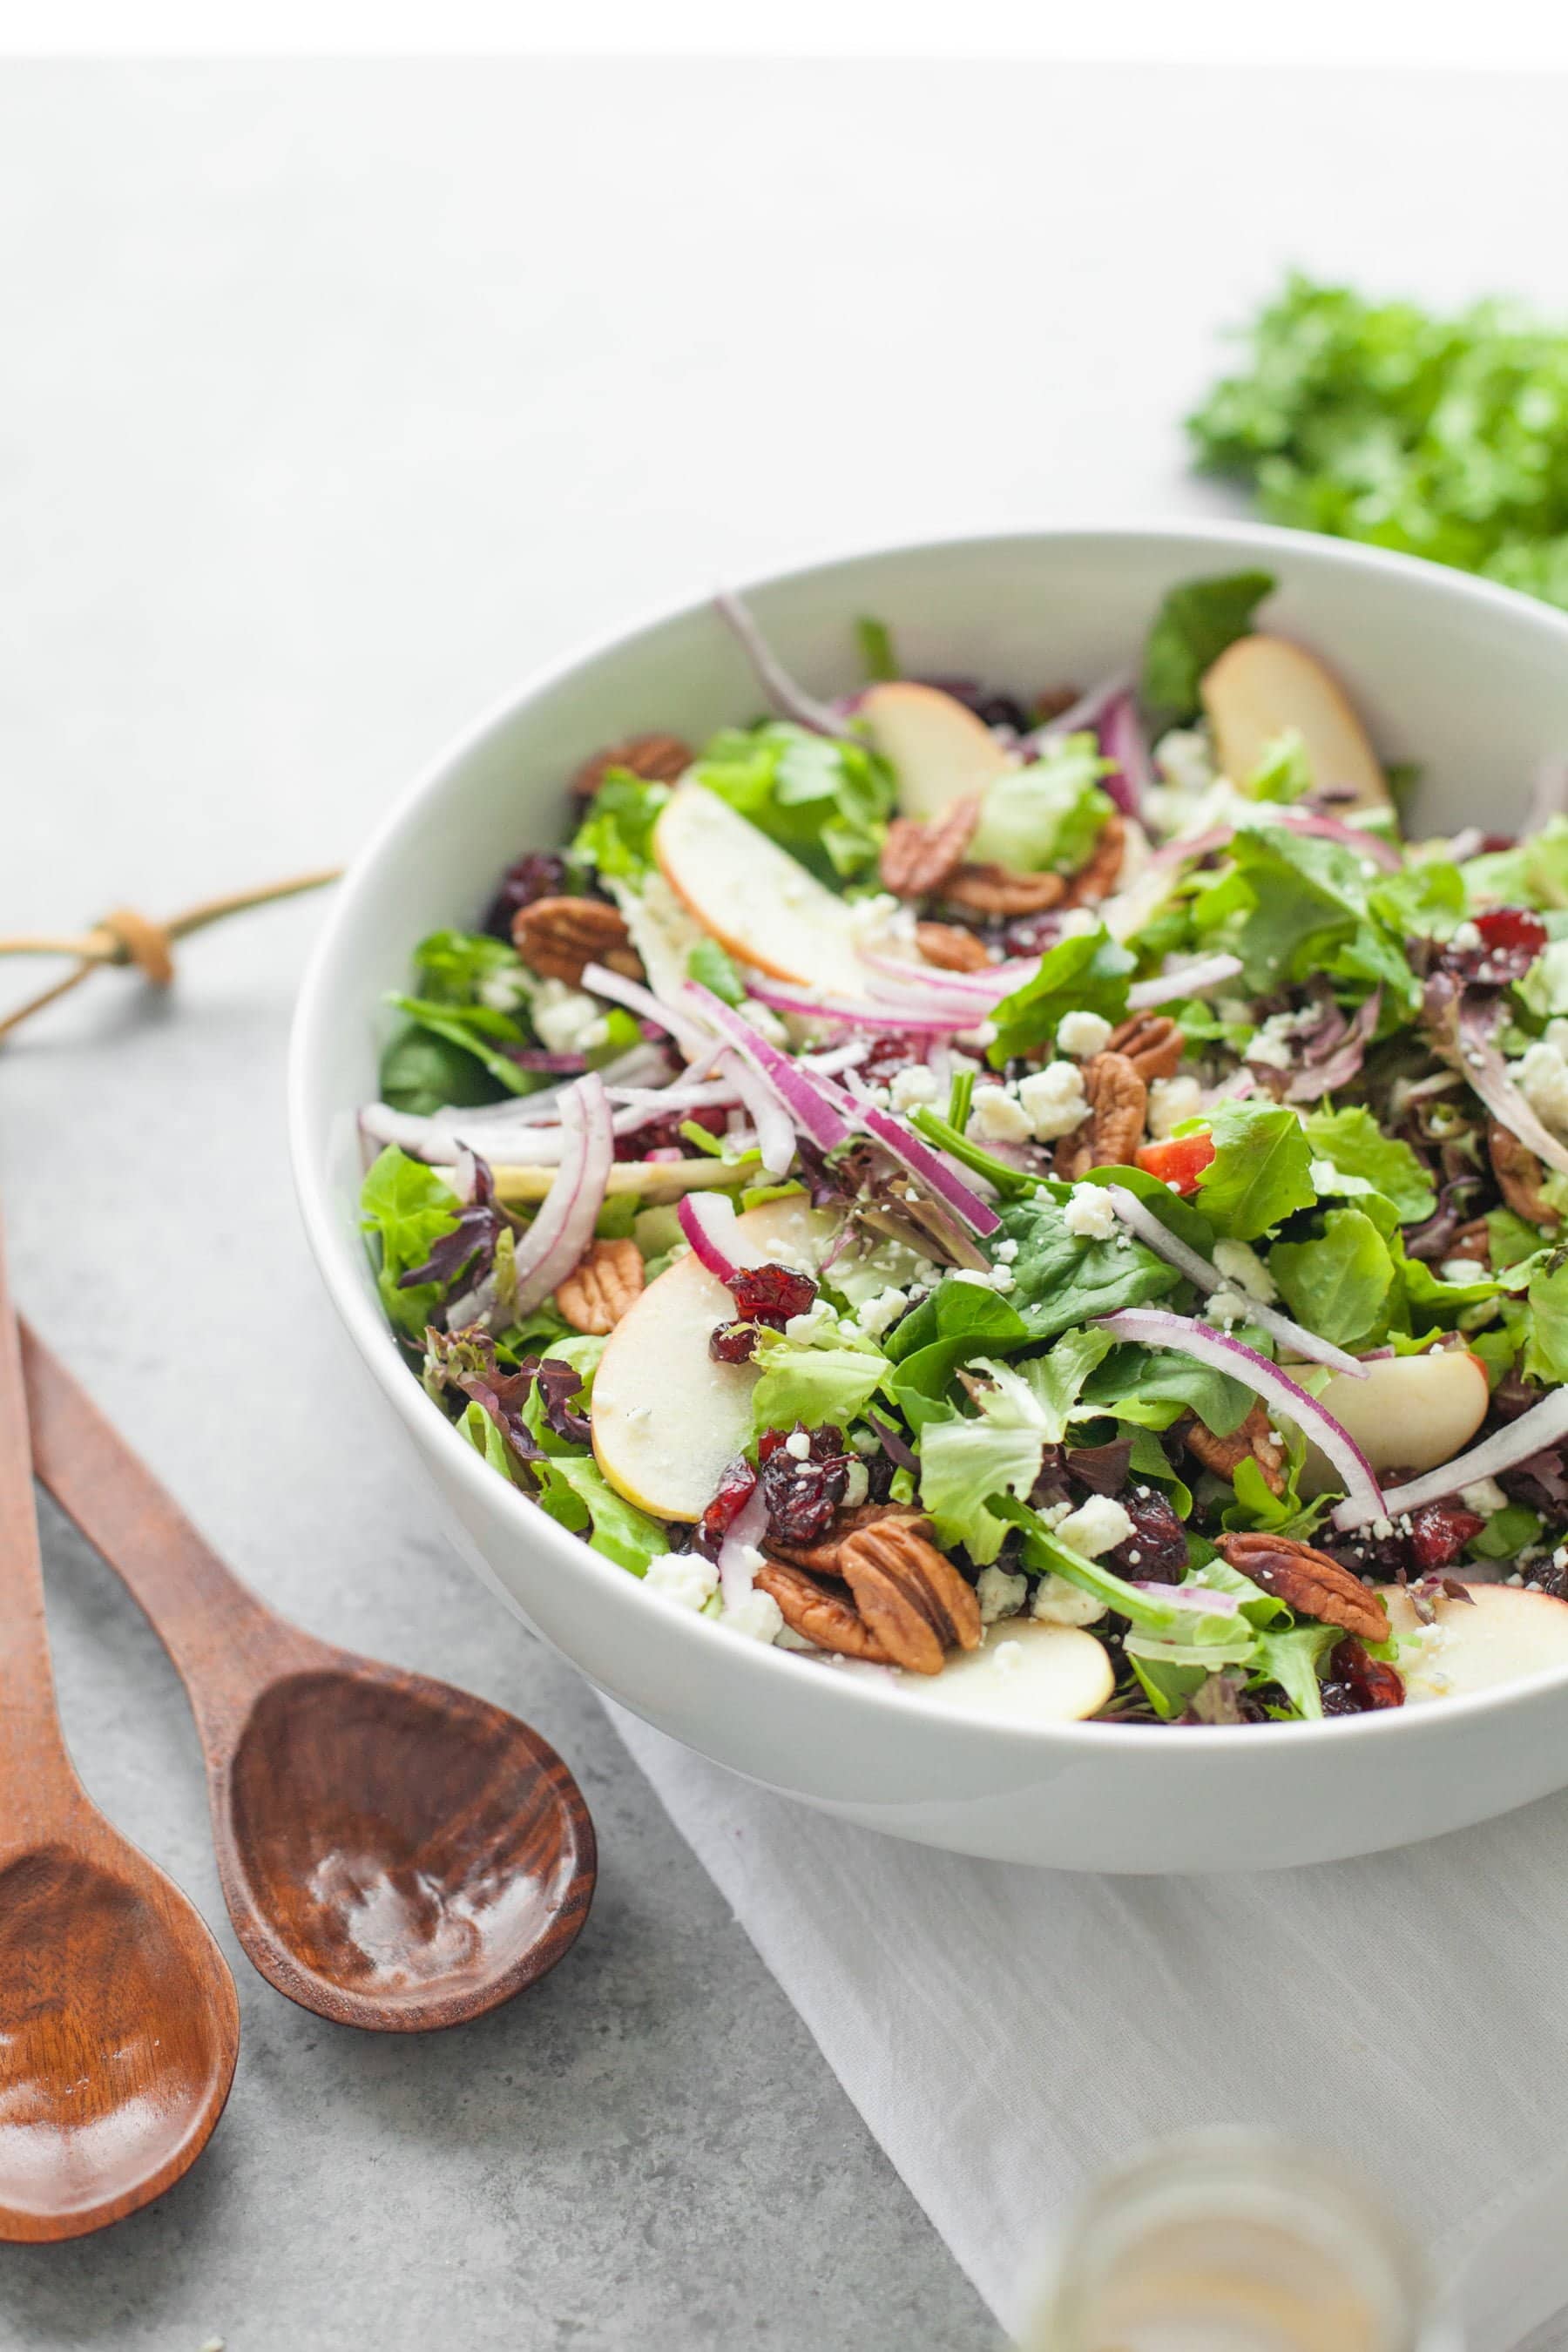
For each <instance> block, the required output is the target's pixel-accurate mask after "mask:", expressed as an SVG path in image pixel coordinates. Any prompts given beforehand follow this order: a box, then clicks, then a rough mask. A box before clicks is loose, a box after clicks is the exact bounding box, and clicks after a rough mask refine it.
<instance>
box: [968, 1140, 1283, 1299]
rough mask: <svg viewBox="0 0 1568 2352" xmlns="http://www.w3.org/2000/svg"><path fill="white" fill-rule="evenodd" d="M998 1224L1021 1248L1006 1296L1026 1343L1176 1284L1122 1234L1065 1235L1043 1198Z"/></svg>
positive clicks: (1057, 1212) (1170, 1269) (1058, 1212)
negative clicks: (1099, 1238)
mask: <svg viewBox="0 0 1568 2352" xmlns="http://www.w3.org/2000/svg"><path fill="white" fill-rule="evenodd" d="M1287 1116H1289V1114H1287ZM1293 1123H1294V1122H1292V1124H1293ZM1001 1217H1002V1230H1003V1237H1004V1238H1005V1239H1006V1240H1009V1241H1016V1243H1017V1244H1018V1255H1017V1257H1016V1259H1015V1260H1014V1264H1013V1287H1012V1289H1011V1290H1010V1291H1009V1292H1008V1294H1007V1296H1008V1298H1009V1300H1010V1301H1011V1303H1012V1305H1013V1306H1014V1307H1016V1310H1017V1312H1018V1314H1019V1315H1020V1316H1021V1317H1022V1318H1023V1323H1024V1328H1025V1330H1026V1332H1027V1334H1028V1336H1029V1338H1030V1339H1055V1338H1056V1336H1057V1334H1058V1332H1060V1331H1067V1330H1069V1329H1070V1328H1072V1326H1073V1325H1074V1324H1077V1323H1090V1322H1092V1321H1093V1320H1094V1318H1096V1317H1097V1316H1100V1315H1114V1314H1116V1313H1117V1312H1118V1310H1119V1309H1120V1308H1121V1307H1141V1306H1142V1304H1143V1303H1144V1301H1145V1300H1146V1299H1150V1298H1159V1297H1163V1296H1164V1295H1165V1294H1166V1293H1167V1292H1168V1291H1172V1290H1174V1289H1175V1288H1176V1287H1177V1286H1178V1285H1179V1283H1180V1282H1181V1279H1182V1277H1181V1276H1180V1275H1179V1274H1178V1273H1177V1272H1176V1270H1175V1268H1174V1266H1170V1265H1166V1264H1165V1261H1164V1259H1163V1258H1160V1257H1156V1256H1155V1255H1154V1253H1153V1251H1152V1250H1151V1249H1147V1248H1145V1246H1144V1244H1142V1242H1140V1241H1135V1240H1131V1239H1129V1238H1128V1237H1127V1236H1126V1235H1122V1236H1121V1237H1120V1238H1112V1239H1110V1240H1109V1241H1095V1240H1085V1239H1083V1238H1082V1237H1081V1236H1080V1235H1079V1234H1074V1233H1070V1232H1069V1231H1068V1225H1067V1222H1066V1219H1065V1217H1064V1214H1063V1212H1062V1208H1061V1205H1060V1203H1059V1202H1057V1201H1054V1200H1052V1199H1051V1197H1050V1196H1049V1194H1048V1193H1044V1192H1041V1193H1038V1194H1037V1195H1036V1197H1035V1199H1033V1200H1032V1201H1016V1202H1012V1203H1010V1204H1009V1205H1008V1206H1007V1207H1005V1208H1004V1209H1003V1210H1002V1212H1001ZM947 1287H949V1286H948V1285H945V1284H944V1285H943V1288H947Z"/></svg>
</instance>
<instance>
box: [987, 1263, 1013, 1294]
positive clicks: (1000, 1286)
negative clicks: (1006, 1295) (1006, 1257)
mask: <svg viewBox="0 0 1568 2352" xmlns="http://www.w3.org/2000/svg"><path fill="white" fill-rule="evenodd" d="M1016 1279H1017V1277H1016V1275H1015V1274H1014V1272H1013V1269H1012V1267H1011V1266H1010V1265H994V1266H993V1267H992V1269H991V1287H992V1289H993V1290H1011V1289H1012V1287H1013V1285H1014V1283H1015V1282H1016Z"/></svg>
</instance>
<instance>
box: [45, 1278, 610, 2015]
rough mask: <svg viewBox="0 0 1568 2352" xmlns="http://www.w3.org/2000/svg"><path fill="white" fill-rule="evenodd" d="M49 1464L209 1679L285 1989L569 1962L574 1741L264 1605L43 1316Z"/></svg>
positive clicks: (445, 1999) (440, 1989) (236, 1901)
mask: <svg viewBox="0 0 1568 2352" xmlns="http://www.w3.org/2000/svg"><path fill="white" fill-rule="evenodd" d="M22 1361H23V1367H24V1371H25V1376H26V1393H27V1403H28V1408H29V1411H30V1413H31V1415H32V1428H33V1440H32V1443H33V1465H34V1468H35V1469H36V1471H37V1475H38V1477H39V1478H40V1479H41V1480H42V1482H43V1484H44V1485H45V1486H47V1489H48V1491H49V1493H50V1494H51V1495H53V1496H54V1497H55V1500H56V1501H57V1502H58V1504H59V1505H60V1507H61V1508H62V1509H63V1510H64V1511H65V1512H67V1513H68V1516H69V1517H71V1518H72V1519H74V1520H75V1522H76V1524H77V1526H78V1527H79V1528H80V1529H81V1531H82V1533H83V1534H84V1535H85V1536H86V1537H87V1538H88V1539H89V1542H91V1543H92V1544H94V1545H95V1546H96V1547H97V1549H99V1550H100V1552H101V1553H102V1555H103V1557H104V1559H106V1560H107V1561H108V1562H109V1564H110V1567H111V1568H113V1569H115V1570H117V1571H118V1573H119V1574H120V1575H121V1577H122V1578H123V1579H124V1580H125V1582H126V1584H127V1585H128V1586H129V1587H130V1590H131V1591H132V1593H133V1594H134V1596H135V1598H136V1599H137V1601H139V1602H140V1603H141V1605H142V1608H143V1609H144V1610H145V1611H146V1612H147V1614H148V1616H149V1617H150V1618H151V1619H152V1621H153V1624H154V1626H155V1627H156V1628H157V1631H158V1633H159V1635H160V1637H161V1639H162V1640H163V1644H164V1646H165V1648H166V1649H167V1650H168V1652H169V1654H170V1656H171V1657H172V1658H173V1660H174V1664H175V1666H176V1668H177V1669H178V1671H179V1674H180V1677H181V1680H182V1681H183V1682H184V1685H185V1689H186V1691H187V1692H188V1694H189V1696H190V1700H191V1706H192V1709H193V1711H194V1713H195V1718H196V1726H197V1729H198V1731H199V1732H200V1734H201V1740H202V1748H203V1751H204V1753H205V1759H206V1768H207V1790H208V1796H209V1799H210V1801H211V1806H212V1818H213V1836H214V1840H215V1843H216V1848H217V1859H218V1870H219V1874H220V1876H221V1878H222V1882H223V1890H224V1895H225V1899H226V1902H227V1904H228V1908H229V1914H230V1916H231V1917H232V1919H233V1921H234V1925H235V1931H236V1933H237V1936H238V1937H239V1940H240V1942H241V1944H242V1945H243V1946H244V1948H245V1951H246V1953H247V1957H248V1958H250V1959H251V1960H252V1961H253V1962H254V1964H255V1966H256V1967H257V1968H258V1969H259V1970H260V1971H261V1973H262V1975H263V1976H264V1977H266V1978H267V1979H268V1980H269V1982H271V1983H272V1984H274V1985H276V1986H277V1988H278V1990H279V1992H283V1993H286V1994H287V1995H288V1996H289V2000H296V2001H298V2002H300V2005H301V2007H303V2008H305V2009H310V2010H314V2011H316V2013H317V2014H318V2016H321V2017H329V2018H331V2019H333V2020H334V2021H337V2022H338V2023H340V2024H344V2025H359V2026H366V2027H370V2028H373V2029H377V2030H380V2031H384V2032H405V2033H412V2032H422V2031H424V2030H426V2029H427V2028H429V2027H433V2026H445V2025H456V2024H460V2023H461V2022H462V2021H464V2020H465V2019H468V2018H470V2017H478V2016H479V2015H481V2014H482V2013H483V2012H484V2011H486V2010H490V2009H494V2008H496V2007H497V2006H498V2004H499V2003H500V2002H501V2001H503V2000H510V1998H511V1996H512V1995H513V1994H514V1993H517V1992H521V1990H522V1989H523V1988H524V1986H526V1985H530V1984H532V1983H534V1982H535V1981H536V1979H538V1978H540V1977H542V1976H543V1975H545V1974H546V1972H547V1971H548V1970H549V1969H552V1968H553V1967H554V1965H555V1963H556V1961H557V1960H559V1959H560V1958H562V1957H563V1954H564V1953H565V1952H566V1951H568V1950H569V1949H570V1948H571V1946H572V1944H573V1943H574V1940H575V1938H576V1937H577V1934H578V1931H579V1930H580V1929H581V1927H582V1926H583V1922H584V1919H585V1918H586V1917H587V1915H588V1906H589V1904H590V1902H591V1901H592V1899H593V1893H594V1884H595V1870H596V1860H595V1843H594V1829H593V1823H592V1822H591V1821H590V1820H589V1817H588V1809H587V1807H586V1805H585V1804H584V1801H583V1795H582V1791H581V1790H579V1788H578V1786H577V1783H576V1782H575V1780H574V1779H573V1777H572V1775H571V1773H570V1771H569V1770H568V1769H567V1768H566V1766H565V1765H564V1764H563V1762H562V1760H561V1758H560V1757H559V1756H558V1755H557V1754H556V1752H555V1750H554V1749H553V1748H552V1747H551V1746H550V1745H549V1743H548V1741H546V1740H544V1739H542V1738H540V1736H539V1734H538V1733H537V1732H535V1731H533V1730H531V1728H530V1727H529V1726H528V1725H527V1724H525V1723H520V1722H519V1721H518V1720H517V1718H516V1717H515V1716H510V1715H507V1714H504V1713H503V1712H502V1710H501V1709H500V1707H496V1706H490V1705H489V1704H488V1702H487V1701H485V1700H483V1699H479V1698H474V1697H471V1696H469V1695H468V1693H467V1692H464V1691H458V1690H454V1689H453V1688H452V1687H451V1686H450V1685H448V1684H446V1683H438V1682H432V1681H430V1680H428V1679H427V1678H426V1676H425V1675H414V1674H405V1673H403V1672H401V1671H399V1670H398V1669H397V1668H395V1667H393V1666H385V1665H381V1664H377V1663H376V1662H375V1661H374V1659H370V1658H361V1657H355V1656H353V1654H351V1653H349V1652H347V1651H343V1650H336V1649H332V1648H331V1647H329V1645H328V1644H326V1643H322V1642H317V1641H315V1640H313V1639H312V1638H311V1637H310V1635H309V1634H306V1633H301V1632H300V1630H299V1629H298V1628H297V1627H296V1626H293V1625H290V1624H289V1623H287V1622H285V1621H284V1620H283V1619H282V1618H280V1617H278V1616H275V1615H274V1614H273V1613H272V1612H271V1611H269V1610H268V1609H266V1608H264V1607H263V1605H262V1603H261V1602H260V1601H258V1599H257V1598H256V1596H255V1594H254V1593H252V1592H250V1591H247V1588H246V1587H245V1586H244V1585H243V1584H241V1583H240V1581H239V1580H238V1579H237V1577H236V1576H235V1575H234V1574H233V1572H232V1571H231V1570H229V1569H227V1568H226V1566H225V1565H224V1563H223V1561H222V1560H221V1559H219V1558H218V1557H217V1554H216V1552H215V1551H214V1550H213V1549H212V1548H211V1546H210V1545H209V1544H208V1543H207V1542H206V1541H205V1538H203V1537H202V1536H201V1535H199V1534H198V1533H197V1531H196V1529H195V1528H194V1527H193V1526H192V1524H191V1522H190V1521H189V1520H188V1519H187V1518H186V1517H185V1516H184V1512H183V1511H182V1510H181V1509H180V1507H179V1506H178V1504H177V1503H176V1502H175V1501H174V1498H173V1496H171V1495H169V1494H168V1493H167V1492H166V1491H165V1489H164V1488H163V1487H162V1486H160V1485H159V1484H158V1482H157V1480H156V1479H155V1478H154V1477H153V1474H152V1472H151V1471H150V1470H149V1469H148V1468H147V1466H146V1465H145V1463H143V1462H142V1460H141V1459H140V1458H139V1457H138V1456H137V1455H136V1454H134V1453H132V1450H131V1448H130V1446H128V1445H127V1444H126V1443H125V1441H124V1439H123V1438H122V1437H121V1436H120V1435H119V1433H117V1432H116V1431H115V1430H114V1429H113V1428H111V1427H110V1423H108V1422H107V1421H106V1420H105V1419H104V1417H103V1415H102V1414H101V1413H100V1412H99V1411H98V1408H97V1407H96V1406H95V1405H94V1404H93V1403H92V1402H91V1400H90V1398H89V1397H88V1396H87V1395H86V1393H85V1392H84V1391H82V1389H80V1388H79V1386H78V1384H77V1382H76V1381H74V1380H73V1379H72V1377H71V1375H70V1374H69V1373H68V1371H67V1370H65V1368H64V1366H63V1365H62V1364H60V1363H59V1362H58V1360H56V1359H55V1358H54V1357H53V1356H52V1355H51V1354H50V1353H49V1351H48V1349H47V1348H46V1347H45V1346H44V1345H43V1343H42V1342H41V1341H40V1340H39V1339H37V1336H36V1335H35V1334H34V1333H33V1332H32V1331H30V1330H29V1329H28V1328H26V1325H24V1326H23V1330H22Z"/></svg>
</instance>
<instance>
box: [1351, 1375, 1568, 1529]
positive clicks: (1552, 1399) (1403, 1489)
mask: <svg viewBox="0 0 1568 2352" xmlns="http://www.w3.org/2000/svg"><path fill="white" fill-rule="evenodd" d="M1564 1437H1568V1388H1562V1389H1553V1390H1552V1392H1551V1394H1550V1395H1549V1396H1544V1397H1542V1400H1541V1402H1540V1403H1539V1404H1532V1405H1531V1408H1530V1411H1529V1412H1521V1414H1520V1416H1519V1419H1518V1420H1517V1421H1510V1423H1509V1424H1508V1426H1507V1428H1506V1429H1494V1430H1493V1432H1492V1433H1491V1435H1490V1436H1489V1437H1483V1438H1482V1440H1481V1442H1480V1444H1479V1445H1472V1446H1471V1448H1470V1450H1469V1452H1468V1454H1456V1455H1455V1457H1454V1459H1453V1461H1452V1462H1445V1463H1443V1464H1442V1465H1441V1466H1440V1467H1439V1468H1438V1469H1436V1470H1428V1471H1427V1472H1426V1475H1425V1477H1421V1478H1412V1479H1411V1480H1410V1481H1409V1483H1408V1485H1406V1486H1391V1487H1390V1488H1389V1490H1388V1492H1387V1494H1386V1495H1384V1498H1383V1501H1382V1504H1381V1505H1380V1506H1379V1507H1378V1508H1377V1509H1376V1510H1368V1509H1367V1508H1366V1507H1365V1506H1364V1504H1363V1503H1362V1502H1361V1501H1360V1500H1359V1499H1358V1498H1356V1497H1354V1496H1347V1498H1346V1499H1345V1501H1344V1502H1342V1504H1341V1505H1340V1506H1339V1507H1338V1509H1337V1510H1336V1511H1335V1513H1334V1525H1335V1527H1336V1528H1341V1529H1342V1530H1348V1529H1349V1528H1359V1527H1364V1526H1365V1524H1366V1522H1367V1520H1368V1519H1374V1518H1390V1519H1394V1518H1398V1517H1400V1515H1401V1513H1402V1512H1405V1511H1416V1510H1419V1509H1420V1507H1421V1506H1422V1504H1423V1503H1436V1502H1440V1501H1441V1500H1442V1499H1443V1497H1444V1496H1446V1495H1457V1494H1458V1492H1459V1491H1460V1489H1461V1487H1464V1486H1478V1485H1479V1483H1480V1481H1481V1480H1482V1479H1483V1478H1495V1477H1496V1476H1497V1475H1498V1474H1499V1472H1500V1471H1502V1470H1512V1469H1513V1468H1515V1467H1516V1465H1518V1464H1519V1463H1521V1462H1528V1461H1529V1459H1530V1457H1531V1454H1539V1453H1541V1452H1542V1450H1543V1448H1545V1447H1546V1446H1548V1445H1555V1444H1558V1443H1559V1442H1560V1441H1561V1440H1562V1439H1563V1438H1564Z"/></svg>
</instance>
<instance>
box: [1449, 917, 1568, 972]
mask: <svg viewBox="0 0 1568 2352" xmlns="http://www.w3.org/2000/svg"><path fill="white" fill-rule="evenodd" d="M1475 920H1476V929H1477V930H1478V931H1479V933H1480V945H1479V947H1473V948H1461V947H1457V946H1456V945H1455V944H1454V942H1453V941H1452V940H1450V941H1449V942H1448V944H1447V947H1445V948H1444V949H1442V950H1441V951H1440V952H1439V954H1438V956H1437V958H1436V968H1437V969H1438V970H1439V971H1447V972H1450V973H1452V974H1453V976H1454V978H1455V979H1457V980H1459V981H1463V982H1466V983H1467V984H1470V983H1479V985H1480V986H1481V987H1483V988H1486V987H1490V988H1501V987H1503V986H1504V985H1506V983H1507V982H1510V981H1512V980H1522V979H1523V978H1524V975H1525V973H1526V972H1527V971H1529V970H1530V967H1531V964H1532V963H1533V962H1534V961H1535V959H1536V957H1537V956H1538V955H1539V954H1540V953H1541V951H1542V949H1543V948H1544V947H1545V945H1546V926H1545V924H1544V923H1543V922H1542V919H1541V918H1540V916H1539V915H1532V914H1531V913H1530V911H1529V910H1528V908H1523V907H1494V908H1492V911H1491V913H1490V914H1489V915H1478V916H1477V917H1476V919H1475Z"/></svg>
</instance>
